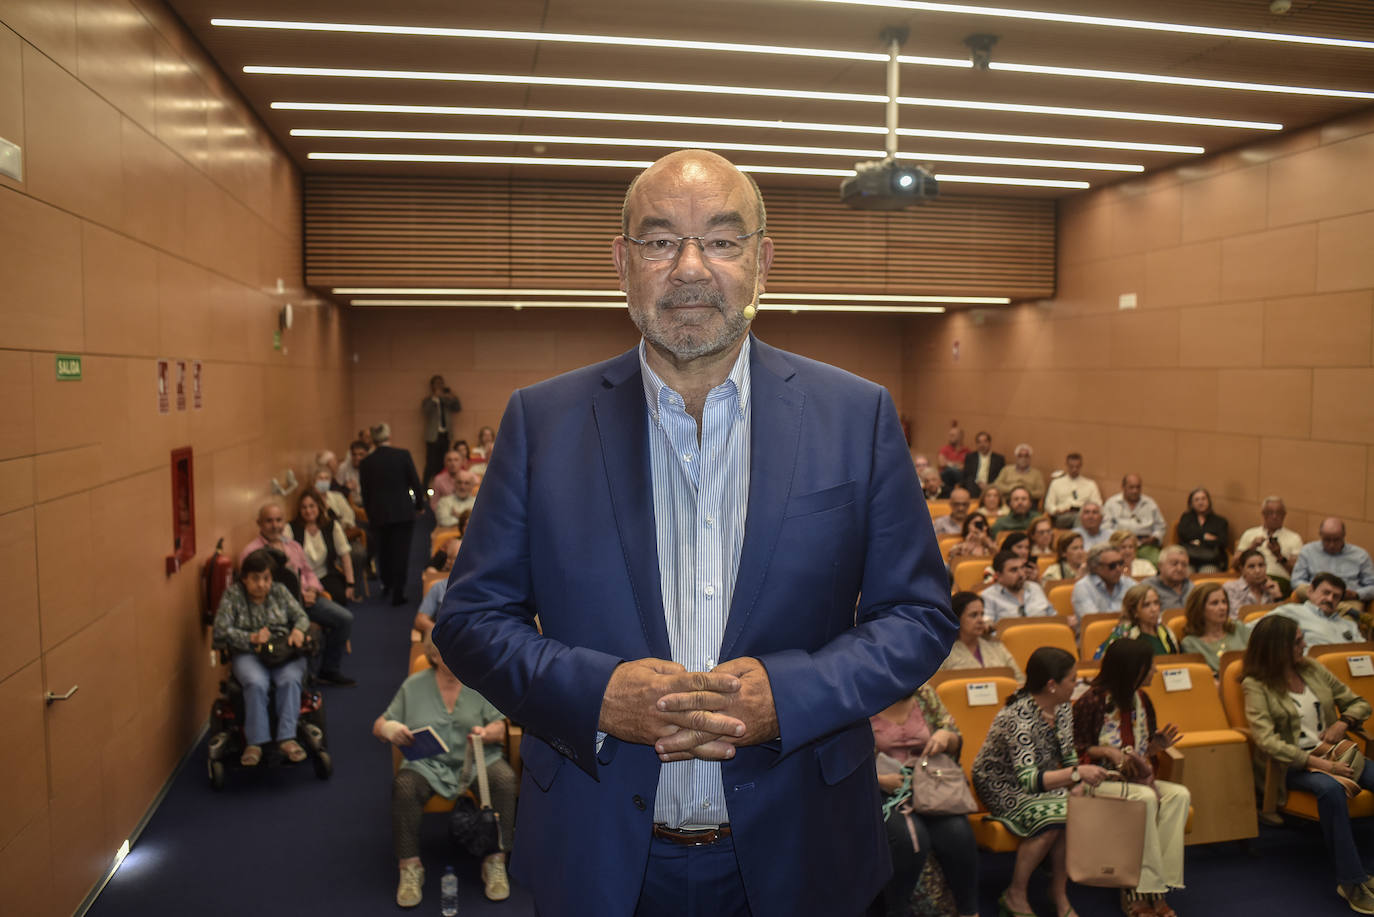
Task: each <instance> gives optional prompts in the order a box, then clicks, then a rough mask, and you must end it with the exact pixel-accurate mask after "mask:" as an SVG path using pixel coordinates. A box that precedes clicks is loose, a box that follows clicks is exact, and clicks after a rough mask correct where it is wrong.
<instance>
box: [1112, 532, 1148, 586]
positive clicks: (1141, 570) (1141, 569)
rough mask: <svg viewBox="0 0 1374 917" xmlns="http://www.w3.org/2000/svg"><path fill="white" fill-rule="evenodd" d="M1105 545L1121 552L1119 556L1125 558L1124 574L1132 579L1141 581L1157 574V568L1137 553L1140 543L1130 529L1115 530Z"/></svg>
mask: <svg viewBox="0 0 1374 917" xmlns="http://www.w3.org/2000/svg"><path fill="white" fill-rule="evenodd" d="M1107 544H1109V545H1112V546H1114V547H1116V548H1117V549H1118V550H1119V551H1121V556H1122V557H1124V558H1126V572H1127V573H1129V574H1130V575H1131V576H1132V577H1133V578H1135V579H1137V580H1142V579H1145V578H1147V577H1151V576H1154V575H1155V574H1156V573H1158V572H1159V568H1158V567H1156V566H1155V565H1154V564H1152V563H1151V562H1150V561H1148V560H1146V559H1145V558H1143V557H1141V556H1140V555H1139V554H1138V553H1137V551H1138V549H1139V548H1140V541H1139V540H1138V539H1137V538H1136V537H1135V532H1132V531H1131V530H1130V529H1117V530H1116V531H1115V532H1112V537H1110V538H1108V539H1107Z"/></svg>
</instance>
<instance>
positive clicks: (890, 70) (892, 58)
mask: <svg viewBox="0 0 1374 917" xmlns="http://www.w3.org/2000/svg"><path fill="white" fill-rule="evenodd" d="M907 34H908V33H907V30H906V29H905V28H902V27H900V26H888V27H887V28H885V29H883V30H882V32H880V33H879V35H880V36H881V38H882V39H883V41H885V42H887V143H886V146H885V147H884V149H885V152H886V154H887V155H886V157H885V158H886V159H887V160H888V161H889V162H893V161H896V159H897V87H898V84H899V82H900V74H899V72H898V64H897V56H898V55H899V54H900V53H901V50H902V43H903V42H905V41H906V38H907Z"/></svg>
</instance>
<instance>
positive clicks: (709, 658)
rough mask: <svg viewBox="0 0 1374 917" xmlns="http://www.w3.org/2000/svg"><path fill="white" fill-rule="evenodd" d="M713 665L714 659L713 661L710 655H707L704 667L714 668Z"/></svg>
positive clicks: (714, 665)
mask: <svg viewBox="0 0 1374 917" xmlns="http://www.w3.org/2000/svg"><path fill="white" fill-rule="evenodd" d="M715 667H716V661H715V660H714V659H712V658H711V657H709V656H708V657H706V668H707V669H714V668H715Z"/></svg>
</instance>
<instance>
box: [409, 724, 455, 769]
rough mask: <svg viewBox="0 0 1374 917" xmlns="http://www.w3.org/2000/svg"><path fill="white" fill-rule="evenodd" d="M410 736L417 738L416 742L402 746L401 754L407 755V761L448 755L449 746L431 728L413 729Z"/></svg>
mask: <svg viewBox="0 0 1374 917" xmlns="http://www.w3.org/2000/svg"><path fill="white" fill-rule="evenodd" d="M410 734H411V735H412V736H414V737H415V741H413V742H411V743H410V744H409V745H402V746H400V748H401V754H403V755H405V759H406V760H407V761H419V760H420V759H421V758H433V757H434V756H435V755H443V754H447V753H448V744H447V743H446V742H445V741H444V740H443V739H441V738H439V734H438V733H437V732H435V731H434V729H433V728H432V727H430V726H421V727H420V728H419V729H412V730H411V731H410Z"/></svg>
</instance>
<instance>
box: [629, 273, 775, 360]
mask: <svg viewBox="0 0 1374 917" xmlns="http://www.w3.org/2000/svg"><path fill="white" fill-rule="evenodd" d="M691 302H704V303H706V304H707V305H709V306H711V307H713V308H715V309H716V310H717V311H719V312H720V313H721V315H722V316H723V317H724V319H725V324H724V326H723V327H722V328H721V329H720V330H719V331H718V332H716V333H714V334H712V333H711V332H710V331H708V330H707V329H706V327H705V326H702V327H700V328H694V327H692V326H690V325H689V326H681V325H679V326H675V327H671V328H669V327H665V326H664V324H663V323H662V318H663V315H664V313H665V310H667V309H670V308H672V307H673V306H679V305H685V304H686V303H691ZM630 315H631V317H632V318H633V320H634V323H635V327H637V328H638V329H639V333H640V334H642V335H644V339H645V340H646V341H648V342H649V343H650V344H652V345H653V346H654V347H656V348H657V349H659V350H662V351H665V352H667V353H670V354H672V355H673V357H674V358H675V359H677V360H679V361H682V362H686V361H688V360H694V359H696V358H698V357H705V356H710V355H712V354H717V353H720V352H721V351H723V350H726V349H727V348H729V347H730V346H732V345H733V344H734V343H735V342H736V341H738V340H739V339H740V338H741V337H743V336H744V334H745V333H746V332H747V331H748V330H749V320H748V319H746V318H745V317H744V314H743V312H736V313H734V314H733V315H731V314H730V312H729V311H728V308H727V304H726V302H725V297H724V296H722V295H721V293H720V291H718V290H714V289H704V290H688V289H685V288H683V289H678V290H673V291H671V292H669V293H666V294H664V295H663V296H661V297H659V299H658V300H657V301H656V302H655V303H654V310H653V312H652V314H646V313H642V312H631V313H630Z"/></svg>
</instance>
